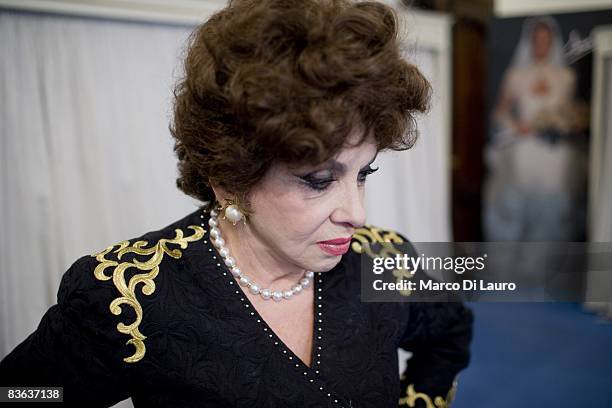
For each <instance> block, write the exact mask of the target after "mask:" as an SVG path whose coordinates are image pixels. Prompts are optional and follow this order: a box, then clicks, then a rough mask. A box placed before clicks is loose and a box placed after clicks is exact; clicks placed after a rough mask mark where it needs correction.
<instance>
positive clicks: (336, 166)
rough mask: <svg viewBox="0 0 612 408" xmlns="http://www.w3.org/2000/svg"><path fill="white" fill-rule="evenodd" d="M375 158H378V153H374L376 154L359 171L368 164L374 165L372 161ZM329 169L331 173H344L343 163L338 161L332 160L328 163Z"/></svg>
mask: <svg viewBox="0 0 612 408" xmlns="http://www.w3.org/2000/svg"><path fill="white" fill-rule="evenodd" d="M376 157H378V152H376V154H375V155H374V157H372V160H370V161H369V162H368V163H367V164H366V165H365V166H363V167H362V168H361V169H364V168H365V167H368V166H369V165H370V164H372V163H374V160H376ZM329 169H330V170H332V171H336V172H338V173H344V172H346V165H345V164H344V163H340V162H339V161H337V160H335V159H332V160H331V161H330V162H329Z"/></svg>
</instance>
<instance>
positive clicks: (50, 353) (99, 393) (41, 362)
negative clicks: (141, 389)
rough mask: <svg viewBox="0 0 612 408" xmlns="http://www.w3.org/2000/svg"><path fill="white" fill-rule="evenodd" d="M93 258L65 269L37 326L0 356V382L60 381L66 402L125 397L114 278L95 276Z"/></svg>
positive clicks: (92, 403) (91, 403)
mask: <svg viewBox="0 0 612 408" xmlns="http://www.w3.org/2000/svg"><path fill="white" fill-rule="evenodd" d="M95 266H96V260H95V258H93V257H91V256H86V257H83V258H81V259H79V260H78V261H76V262H75V263H74V264H73V265H72V266H71V267H70V269H69V270H68V271H67V272H66V273H65V274H64V276H63V278H62V282H61V285H60V289H59V292H58V296H57V304H56V305H54V306H52V307H51V308H50V309H49V310H48V311H47V312H46V313H45V315H44V316H43V318H42V320H41V322H40V324H39V325H38V328H37V329H36V331H35V332H34V333H32V334H31V335H30V336H29V337H28V338H27V339H25V340H24V341H23V342H22V343H21V344H19V345H18V346H17V347H16V348H15V349H14V350H13V351H12V352H11V353H10V354H9V355H8V356H6V357H5V358H4V359H3V360H2V361H1V362H0V385H2V386H11V385H12V386H61V387H63V398H64V402H65V403H67V404H68V405H76V406H87V407H102V406H111V405H114V404H115V403H117V402H119V401H121V400H124V399H126V398H128V397H129V392H128V380H127V376H126V374H125V371H126V370H125V363H124V362H123V361H122V358H121V357H122V356H121V355H119V354H120V353H118V350H121V348H122V347H125V346H124V342H125V340H121V339H120V338H119V337H118V336H115V335H114V333H116V331H117V329H116V325H117V323H116V321H114V320H113V317H114V316H113V315H112V314H111V313H110V311H108V305H109V303H110V302H111V301H112V298H113V293H112V288H111V287H110V286H112V284H111V285H110V286H109V285H107V284H106V283H108V282H99V281H96V279H95V278H94V277H93V271H94V269H95Z"/></svg>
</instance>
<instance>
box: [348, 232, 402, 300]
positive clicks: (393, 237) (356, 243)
mask: <svg viewBox="0 0 612 408" xmlns="http://www.w3.org/2000/svg"><path fill="white" fill-rule="evenodd" d="M404 242H405V241H404V239H403V238H402V237H401V236H400V235H399V234H398V233H397V232H395V231H389V230H384V229H382V228H379V227H375V226H373V225H366V226H364V227H362V228H358V229H357V230H356V231H355V233H354V234H353V242H352V243H351V249H352V250H353V251H354V252H356V253H358V254H363V253H364V252H365V254H366V255H368V256H369V257H370V258H375V257H383V258H386V257H393V256H394V255H395V254H400V255H403V253H402V252H401V251H399V250H398V249H397V248H396V247H395V246H394V245H393V244H402V243H404ZM364 244H365V245H364ZM370 244H380V245H381V249H380V251H379V252H378V253H376V252H374V251H373V250H372V247H371V246H370ZM392 273H393V276H394V277H395V281H396V282H397V283H401V282H402V280H404V279H411V278H412V276H413V275H412V274H411V273H410V271H408V270H405V269H401V270H399V269H394V270H393V272H392ZM398 292H399V293H400V294H401V295H402V296H410V293H411V291H410V290H409V289H405V290H399V291H398Z"/></svg>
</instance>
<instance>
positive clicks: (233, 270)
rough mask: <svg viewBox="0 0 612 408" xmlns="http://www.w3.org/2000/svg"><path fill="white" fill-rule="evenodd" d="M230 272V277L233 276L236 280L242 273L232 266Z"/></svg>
mask: <svg viewBox="0 0 612 408" xmlns="http://www.w3.org/2000/svg"><path fill="white" fill-rule="evenodd" d="M230 271H231V272H232V275H234V276H235V277H236V278H238V277H240V275H242V271H241V270H240V268H238V267H237V266H234V267H233V268H232V269H231V270H230Z"/></svg>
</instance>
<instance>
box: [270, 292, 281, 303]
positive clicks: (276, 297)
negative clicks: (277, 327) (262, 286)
mask: <svg viewBox="0 0 612 408" xmlns="http://www.w3.org/2000/svg"><path fill="white" fill-rule="evenodd" d="M272 299H274V300H275V301H276V302H280V301H281V300H282V299H283V294H282V293H280V292H279V291H277V290H275V291H274V293H272Z"/></svg>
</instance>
